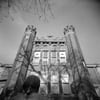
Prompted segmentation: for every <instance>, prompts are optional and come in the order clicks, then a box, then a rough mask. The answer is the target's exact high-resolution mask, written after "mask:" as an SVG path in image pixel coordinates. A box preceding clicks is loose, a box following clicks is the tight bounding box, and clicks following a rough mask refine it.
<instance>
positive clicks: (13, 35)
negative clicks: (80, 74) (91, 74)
mask: <svg viewBox="0 0 100 100" xmlns="http://www.w3.org/2000/svg"><path fill="white" fill-rule="evenodd" d="M51 8H52V12H53V15H54V16H53V17H52V16H51V17H50V16H48V17H47V19H48V21H43V20H39V19H38V18H37V16H32V15H31V14H29V13H28V14H26V13H21V12H17V13H16V12H14V11H13V10H11V11H10V13H11V16H13V17H14V18H15V20H14V21H11V20H10V18H6V19H4V20H3V21H2V23H0V62H1V63H8V64H12V63H13V62H14V59H15V57H16V53H17V51H18V48H19V45H20V43H21V40H22V37H23V35H24V30H25V28H26V26H27V25H28V24H31V25H34V26H35V27H36V28H37V36H39V37H42V36H48V35H50V34H51V35H54V36H55V37H56V36H59V37H61V36H63V31H64V28H65V27H66V26H67V25H73V26H74V27H75V30H76V34H77V37H78V40H79V43H80V46H81V49H82V52H83V56H84V58H85V61H86V63H87V64H90V63H92V64H93V63H100V44H99V43H100V2H99V1H98V0H52V2H51ZM1 14H2V13H1Z"/></svg>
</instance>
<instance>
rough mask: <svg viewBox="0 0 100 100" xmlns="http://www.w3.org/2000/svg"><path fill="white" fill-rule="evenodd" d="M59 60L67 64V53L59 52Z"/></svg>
mask: <svg viewBox="0 0 100 100" xmlns="http://www.w3.org/2000/svg"><path fill="white" fill-rule="evenodd" d="M59 60H60V63H66V52H65V51H60V52H59Z"/></svg>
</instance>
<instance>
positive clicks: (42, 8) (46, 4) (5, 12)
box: [0, 0, 53, 21]
mask: <svg viewBox="0 0 100 100" xmlns="http://www.w3.org/2000/svg"><path fill="white" fill-rule="evenodd" d="M50 2H51V0H0V21H2V20H3V19H4V18H8V17H9V18H11V20H14V18H13V17H12V16H11V14H10V11H11V10H13V11H14V12H20V13H22V12H24V13H30V14H33V15H36V16H38V18H39V19H43V18H44V19H47V16H48V15H50V16H53V13H52V10H51V3H50Z"/></svg>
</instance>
